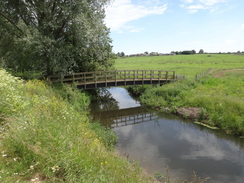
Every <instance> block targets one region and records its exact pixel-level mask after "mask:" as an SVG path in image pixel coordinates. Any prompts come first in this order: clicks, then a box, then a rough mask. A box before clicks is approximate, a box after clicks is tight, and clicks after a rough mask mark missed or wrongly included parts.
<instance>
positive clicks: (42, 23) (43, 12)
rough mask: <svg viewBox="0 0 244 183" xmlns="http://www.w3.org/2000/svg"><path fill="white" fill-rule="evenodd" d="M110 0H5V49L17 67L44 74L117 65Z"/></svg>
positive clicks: (0, 44)
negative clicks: (108, 11)
mask: <svg viewBox="0 0 244 183" xmlns="http://www.w3.org/2000/svg"><path fill="white" fill-rule="evenodd" d="M108 2H109V0H96V1H92V0H87V1H80V0H45V1H44V0H11V1H10V0H1V2H0V35H1V37H0V54H1V56H2V58H3V59H2V60H3V61H4V64H5V65H6V66H7V67H9V68H12V69H13V70H15V71H18V72H19V71H21V72H23V71H33V70H35V71H41V72H42V73H43V74H44V75H50V74H58V73H59V74H65V73H70V72H78V71H94V70H105V69H108V68H109V67H111V66H112V65H113V62H112V60H111V55H112V46H111V39H110V38H109V30H108V29H107V27H106V26H105V24H104V21H103V20H104V17H105V11H104V6H105V5H106V4H107V3H108Z"/></svg>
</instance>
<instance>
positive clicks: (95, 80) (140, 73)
mask: <svg viewBox="0 0 244 183" xmlns="http://www.w3.org/2000/svg"><path fill="white" fill-rule="evenodd" d="M48 79H49V80H50V81H52V82H63V83H69V84H75V85H76V86H77V87H78V88H83V89H92V88H102V87H112V86H128V85H146V84H165V83H167V82H171V81H174V80H176V79H177V76H176V75H175V71H161V70H116V71H96V72H80V73H74V74H68V75H64V76H61V77H57V76H49V77H48Z"/></svg>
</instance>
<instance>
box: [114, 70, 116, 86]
mask: <svg viewBox="0 0 244 183" xmlns="http://www.w3.org/2000/svg"><path fill="white" fill-rule="evenodd" d="M114 74H115V86H117V71H115V72H114Z"/></svg>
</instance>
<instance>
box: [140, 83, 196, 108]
mask: <svg viewBox="0 0 244 183" xmlns="http://www.w3.org/2000/svg"><path fill="white" fill-rule="evenodd" d="M196 85H197V84H196V83H195V82H191V81H187V80H184V81H179V82H175V83H172V84H166V85H163V86H162V87H160V86H159V87H155V88H151V89H148V90H146V91H145V93H144V94H143V95H142V96H141V97H140V100H141V102H142V103H143V104H146V105H148V106H150V107H155V108H166V107H173V106H174V107H181V106H183V105H184V102H185V98H186V96H187V93H188V92H189V91H190V90H191V89H193V88H195V87H196Z"/></svg>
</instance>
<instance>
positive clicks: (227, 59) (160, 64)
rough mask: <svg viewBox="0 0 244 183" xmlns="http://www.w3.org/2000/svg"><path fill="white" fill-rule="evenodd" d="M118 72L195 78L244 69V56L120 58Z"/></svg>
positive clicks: (208, 55)
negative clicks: (168, 73) (172, 73)
mask: <svg viewBox="0 0 244 183" xmlns="http://www.w3.org/2000/svg"><path fill="white" fill-rule="evenodd" d="M115 68H116V69H118V70H123V69H124V70H131V69H141V70H144V69H145V70H170V71H176V73H177V74H179V75H185V76H189V77H190V78H192V77H195V75H196V74H200V73H202V72H206V71H207V70H209V69H213V70H223V69H236V68H242V69H244V55H233V54H195V55H172V56H148V57H125V58H118V59H117V60H116V62H115Z"/></svg>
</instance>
